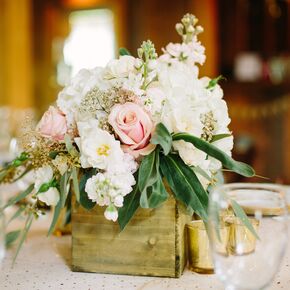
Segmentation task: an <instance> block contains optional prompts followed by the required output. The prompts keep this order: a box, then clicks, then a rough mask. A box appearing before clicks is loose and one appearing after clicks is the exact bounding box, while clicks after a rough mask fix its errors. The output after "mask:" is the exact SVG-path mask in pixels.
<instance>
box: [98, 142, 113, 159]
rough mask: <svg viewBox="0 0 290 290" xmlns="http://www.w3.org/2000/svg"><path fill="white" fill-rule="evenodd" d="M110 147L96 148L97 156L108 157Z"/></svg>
mask: <svg viewBox="0 0 290 290" xmlns="http://www.w3.org/2000/svg"><path fill="white" fill-rule="evenodd" d="M109 150H110V146H109V145H107V144H103V145H101V146H100V147H98V148H97V154H98V155H99V156H109Z"/></svg>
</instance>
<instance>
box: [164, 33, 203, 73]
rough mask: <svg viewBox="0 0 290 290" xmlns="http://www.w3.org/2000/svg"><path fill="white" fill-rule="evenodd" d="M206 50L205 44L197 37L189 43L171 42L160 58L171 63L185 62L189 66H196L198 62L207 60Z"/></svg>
mask: <svg viewBox="0 0 290 290" xmlns="http://www.w3.org/2000/svg"><path fill="white" fill-rule="evenodd" d="M204 51H205V48H204V46H202V45H201V43H200V42H199V41H198V40H197V38H196V37H195V38H194V39H193V40H192V41H191V42H189V43H169V44H168V45H167V46H166V48H165V49H163V52H164V54H163V55H161V56H160V58H159V59H160V60H161V61H164V62H167V63H170V64H172V63H177V62H184V63H185V64H187V65H189V66H195V64H196V63H198V64H201V65H202V64H203V63H204V62H205V54H204ZM197 70H198V68H197Z"/></svg>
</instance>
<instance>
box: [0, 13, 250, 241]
mask: <svg viewBox="0 0 290 290" xmlns="http://www.w3.org/2000/svg"><path fill="white" fill-rule="evenodd" d="M197 22H198V20H197V18H196V17H195V16H193V15H190V14H186V15H185V16H184V17H183V18H182V20H181V23H178V24H177V25H176V30H177V32H178V34H179V35H180V36H181V38H182V43H169V44H168V45H167V46H166V47H165V48H164V49H163V52H162V54H161V55H160V56H158V55H157V53H156V51H155V48H154V45H153V43H152V42H151V41H149V40H148V41H145V42H143V43H142V45H141V47H140V48H139V49H138V57H133V56H131V55H130V53H129V52H128V51H127V50H126V49H124V48H122V49H120V57H119V58H118V59H114V60H111V61H110V62H109V63H108V64H107V66H106V67H104V68H103V67H102V68H101V67H97V68H95V69H91V70H88V69H83V70H81V71H80V72H79V73H78V74H77V75H76V76H75V77H74V78H72V80H71V82H70V83H69V84H68V85H67V86H66V87H65V88H64V89H63V90H62V91H61V92H60V93H59V95H58V98H57V101H56V105H54V106H51V107H50V108H49V109H48V111H47V112H45V113H44V115H43V117H42V118H41V120H40V122H39V124H38V125H37V127H36V128H28V129H26V130H25V131H24V133H23V137H22V138H21V140H20V141H21V148H22V150H23V152H22V153H21V154H20V156H19V157H17V158H16V159H15V160H13V161H12V162H11V163H9V164H7V166H6V167H4V168H2V169H1V171H0V182H2V183H4V182H15V181H17V180H19V179H24V180H25V181H26V182H27V183H28V187H27V189H26V190H25V191H24V192H21V193H19V194H18V195H17V196H15V197H13V198H12V199H10V200H9V202H8V203H7V205H6V206H5V207H8V206H11V205H13V204H15V203H17V202H19V201H21V200H22V199H27V200H28V202H27V203H26V205H25V206H23V207H21V208H20V209H19V210H18V212H17V213H16V214H15V215H14V217H16V216H18V215H19V214H24V215H26V217H27V220H26V224H25V227H24V230H23V231H22V234H21V240H20V242H19V244H20V245H21V243H22V242H23V240H24V239H25V235H26V233H27V231H28V230H29V227H30V225H31V223H32V220H33V218H37V217H39V216H40V215H41V214H43V211H42V210H41V208H42V207H41V206H42V205H43V204H46V205H48V206H54V216H53V220H52V223H51V227H50V229H49V233H51V232H52V231H53V229H54V227H55V224H56V221H57V219H58V217H59V214H60V211H61V209H62V208H64V207H66V208H67V211H68V215H69V210H70V200H71V196H72V194H73V193H74V194H75V199H76V202H77V203H79V204H80V205H81V206H83V207H84V208H86V209H88V210H89V209H91V208H93V207H94V206H95V205H98V206H102V207H105V211H104V216H105V218H106V219H108V220H112V221H113V222H116V221H117V220H118V222H119V224H120V228H121V229H124V227H125V226H126V224H127V223H128V222H129V221H130V219H131V218H132V216H133V215H134V213H135V212H136V210H137V209H138V207H139V206H140V207H142V208H157V207H159V206H161V205H162V203H163V202H164V201H166V200H167V199H168V197H169V196H170V195H171V194H172V195H173V196H174V198H176V199H177V200H179V201H180V202H181V203H183V204H184V205H185V206H186V208H187V209H188V210H189V211H190V212H192V211H194V212H195V213H196V214H198V215H199V216H200V217H201V218H202V219H203V220H204V221H207V203H208V192H207V189H208V187H209V186H210V185H214V184H215V182H216V174H217V172H218V171H219V170H220V169H221V168H222V166H224V167H225V168H227V169H229V170H232V171H234V172H236V173H238V174H241V175H244V176H248V177H249V176H253V175H254V174H255V173H254V170H253V169H252V168H251V167H250V166H248V165H246V164H244V163H241V162H237V161H235V160H233V159H232V158H231V150H232V147H233V136H232V134H231V132H230V131H229V128H228V125H229V123H230V118H229V116H228V110H227V105H226V102H225V101H224V100H223V91H222V89H221V88H220V86H219V84H218V81H219V80H220V77H218V78H216V79H209V78H208V77H201V78H200V77H199V67H198V66H199V65H202V64H203V63H204V61H205V54H204V52H205V49H204V47H203V46H202V45H201V43H200V42H199V41H198V34H199V33H200V32H202V30H203V29H202V27H200V26H198V25H197ZM165 183H167V184H168V186H169V188H170V189H171V192H168V189H167V188H168V187H167V186H165ZM14 236H15V237H16V236H18V234H17V235H16V234H15V235H14Z"/></svg>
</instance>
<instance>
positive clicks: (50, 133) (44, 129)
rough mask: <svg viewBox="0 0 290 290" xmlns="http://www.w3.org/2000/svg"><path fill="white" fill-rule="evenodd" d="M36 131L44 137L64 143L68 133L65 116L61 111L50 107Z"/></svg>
mask: <svg viewBox="0 0 290 290" xmlns="http://www.w3.org/2000/svg"><path fill="white" fill-rule="evenodd" d="M36 129H37V131H38V132H39V133H40V134H41V135H42V136H43V137H46V138H51V139H53V140H57V141H62V140H63V139H64V135H65V134H66V132H67V124H66V118H65V115H64V114H63V113H62V112H61V111H60V110H59V109H57V108H55V107H52V106H50V107H49V109H48V110H47V111H46V112H45V113H44V115H43V116H42V118H41V120H40V122H39V123H38V125H37V128H36Z"/></svg>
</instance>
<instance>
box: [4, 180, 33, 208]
mask: <svg viewBox="0 0 290 290" xmlns="http://www.w3.org/2000/svg"><path fill="white" fill-rule="evenodd" d="M33 189H34V184H31V185H29V186H28V188H27V189H26V190H24V191H23V192H21V193H20V194H18V195H16V196H14V197H13V198H11V199H10V200H9V201H8V203H7V204H6V205H5V206H4V209H5V208H7V207H9V206H11V205H13V204H15V203H17V202H19V201H20V200H22V199H24V198H25V197H26V196H27V195H28V194H29V193H31V192H32V190H33Z"/></svg>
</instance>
